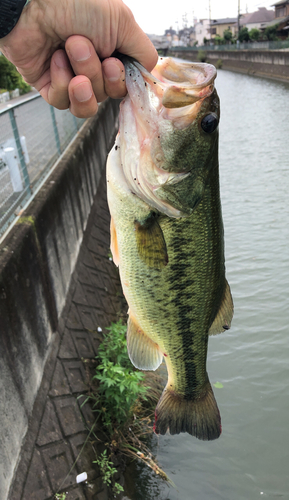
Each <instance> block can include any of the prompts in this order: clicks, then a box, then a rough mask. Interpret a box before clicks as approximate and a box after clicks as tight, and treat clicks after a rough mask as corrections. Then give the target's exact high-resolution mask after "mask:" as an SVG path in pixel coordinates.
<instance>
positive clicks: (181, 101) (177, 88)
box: [123, 57, 217, 108]
mask: <svg viewBox="0 0 289 500" xmlns="http://www.w3.org/2000/svg"><path fill="white" fill-rule="evenodd" d="M123 62H124V66H125V69H126V70H129V67H131V66H134V67H135V68H136V69H137V70H138V71H139V72H140V74H141V75H142V77H143V79H144V80H145V81H146V82H147V83H149V84H150V86H151V89H152V91H153V89H154V85H156V87H158V88H159V89H161V91H162V94H163V95H162V100H161V101H160V104H161V105H162V106H163V107H164V108H182V107H185V106H187V105H191V104H194V103H195V102H197V101H199V100H200V99H204V98H205V97H209V96H210V95H212V93H213V92H214V80H215V78H216V76H217V70H216V68H215V66H213V65H211V64H207V63H182V66H183V75H184V79H183V80H180V79H179V80H178V79H175V80H173V79H168V78H166V76H164V75H162V74H161V70H162V69H163V67H165V65H167V66H169V64H171V65H172V66H173V67H174V64H175V63H174V61H173V59H172V58H159V62H158V63H157V65H156V66H155V68H154V70H153V71H152V73H150V72H149V71H148V70H147V69H146V68H144V67H143V66H142V65H141V64H140V63H139V62H138V61H136V60H135V59H133V58H131V57H126V58H124V59H123ZM190 72H191V75H190ZM126 73H127V71H126ZM164 73H165V70H164ZM194 73H196V74H198V78H199V79H200V78H202V80H201V81H199V83H198V82H194V81H193V76H194ZM157 74H161V77H162V79H160V78H158V76H157ZM190 77H191V78H190Z"/></svg>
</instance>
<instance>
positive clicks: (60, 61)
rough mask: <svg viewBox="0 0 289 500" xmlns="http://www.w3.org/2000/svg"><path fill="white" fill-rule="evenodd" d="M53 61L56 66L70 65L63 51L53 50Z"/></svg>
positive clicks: (63, 67)
mask: <svg viewBox="0 0 289 500" xmlns="http://www.w3.org/2000/svg"><path fill="white" fill-rule="evenodd" d="M54 62H55V64H56V66H58V68H61V69H65V68H68V67H69V66H70V64H69V62H68V60H67V56H66V54H64V52H59V51H57V52H55V54H54Z"/></svg>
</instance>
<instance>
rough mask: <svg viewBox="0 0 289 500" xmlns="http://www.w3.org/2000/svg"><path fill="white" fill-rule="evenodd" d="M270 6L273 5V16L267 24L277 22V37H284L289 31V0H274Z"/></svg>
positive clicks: (272, 24) (271, 24)
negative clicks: (276, 0) (275, 0)
mask: <svg viewBox="0 0 289 500" xmlns="http://www.w3.org/2000/svg"><path fill="white" fill-rule="evenodd" d="M272 7H275V18H274V19H273V21H271V22H270V23H269V24H268V25H267V26H274V25H276V24H278V29H277V35H278V37H280V38H283V39H286V38H288V33H289V0H281V1H279V2H276V3H274V4H273V5H272Z"/></svg>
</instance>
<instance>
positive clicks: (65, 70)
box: [33, 50, 74, 109]
mask: <svg viewBox="0 0 289 500" xmlns="http://www.w3.org/2000/svg"><path fill="white" fill-rule="evenodd" d="M73 76H74V74H73V71H72V69H71V66H70V63H69V60H68V58H67V55H66V54H65V51H64V50H57V51H56V52H54V54H53V56H52V58H51V63H50V68H49V69H47V70H46V71H45V72H44V73H43V75H42V76H41V78H39V80H38V81H37V82H35V83H34V84H33V85H34V87H35V88H36V89H37V90H38V91H39V93H40V94H41V95H42V97H43V98H44V99H45V101H46V102H48V103H49V104H51V105H52V106H54V107H55V108H58V109H67V108H68V107H69V95H68V85H69V82H70V80H71V78H73Z"/></svg>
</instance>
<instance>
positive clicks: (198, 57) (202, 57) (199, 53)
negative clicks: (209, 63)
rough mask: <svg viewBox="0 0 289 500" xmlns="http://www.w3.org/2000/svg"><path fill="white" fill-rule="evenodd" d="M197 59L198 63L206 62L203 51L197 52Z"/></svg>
mask: <svg viewBox="0 0 289 500" xmlns="http://www.w3.org/2000/svg"><path fill="white" fill-rule="evenodd" d="M197 59H198V61H200V62H206V60H207V53H206V52H205V51H204V50H199V51H198V54H197Z"/></svg>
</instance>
